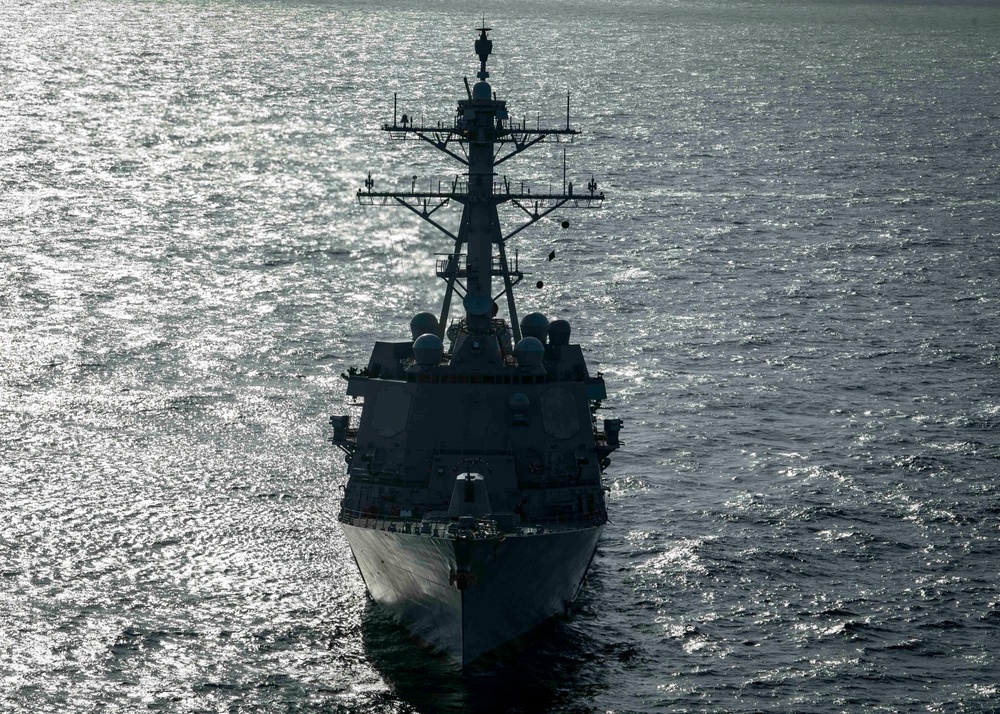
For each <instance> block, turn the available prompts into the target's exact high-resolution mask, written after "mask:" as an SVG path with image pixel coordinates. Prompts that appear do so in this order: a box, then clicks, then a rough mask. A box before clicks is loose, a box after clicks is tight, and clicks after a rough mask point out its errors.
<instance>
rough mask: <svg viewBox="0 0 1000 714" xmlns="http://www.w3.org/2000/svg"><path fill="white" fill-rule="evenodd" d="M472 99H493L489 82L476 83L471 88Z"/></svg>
mask: <svg viewBox="0 0 1000 714" xmlns="http://www.w3.org/2000/svg"><path fill="white" fill-rule="evenodd" d="M472 98H473V99H493V87H491V86H490V83H489V82H476V83H475V84H474V85H473V86H472Z"/></svg>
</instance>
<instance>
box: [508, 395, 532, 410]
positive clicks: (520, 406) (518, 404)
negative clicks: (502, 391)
mask: <svg viewBox="0 0 1000 714" xmlns="http://www.w3.org/2000/svg"><path fill="white" fill-rule="evenodd" d="M507 406H509V407H510V408H511V409H512V410H513V411H515V412H518V411H525V410H526V409H527V408H528V407H530V406H531V400H530V399H528V395H527V394H525V393H524V392H514V394H512V395H510V399H508V400H507Z"/></svg>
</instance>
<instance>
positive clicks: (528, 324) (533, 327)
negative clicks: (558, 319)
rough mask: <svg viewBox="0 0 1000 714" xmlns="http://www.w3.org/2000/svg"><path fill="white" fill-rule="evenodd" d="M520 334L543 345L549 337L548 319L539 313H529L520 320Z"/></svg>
mask: <svg viewBox="0 0 1000 714" xmlns="http://www.w3.org/2000/svg"><path fill="white" fill-rule="evenodd" d="M521 334H522V335H524V336H525V337H534V338H535V339H536V340H538V341H539V342H541V343H542V344H545V340H546V338H547V337H548V335H549V318H547V317H545V315H543V314H542V313H540V312H529V313H528V314H527V315H525V316H524V317H522V318H521Z"/></svg>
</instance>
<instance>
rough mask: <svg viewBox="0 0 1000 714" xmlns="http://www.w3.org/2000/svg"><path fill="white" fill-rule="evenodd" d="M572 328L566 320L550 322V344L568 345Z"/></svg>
mask: <svg viewBox="0 0 1000 714" xmlns="http://www.w3.org/2000/svg"><path fill="white" fill-rule="evenodd" d="M571 331H572V328H571V327H570V326H569V322H567V321H566V320H553V321H552V322H550V323H549V344H552V345H568V344H569V335H570V332H571Z"/></svg>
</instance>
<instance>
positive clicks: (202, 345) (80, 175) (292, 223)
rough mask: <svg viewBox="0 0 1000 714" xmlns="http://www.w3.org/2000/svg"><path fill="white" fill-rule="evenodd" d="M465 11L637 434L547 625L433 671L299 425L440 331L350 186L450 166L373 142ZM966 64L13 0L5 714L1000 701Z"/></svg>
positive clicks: (927, 40)
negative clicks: (370, 565)
mask: <svg viewBox="0 0 1000 714" xmlns="http://www.w3.org/2000/svg"><path fill="white" fill-rule="evenodd" d="M484 10H485V13H486V20H487V22H488V23H490V24H491V25H492V26H493V27H494V28H495V31H494V33H493V39H494V43H495V44H494V52H495V54H494V59H493V60H492V61H491V69H492V70H493V77H492V81H493V84H494V88H495V89H496V90H497V93H498V95H499V96H500V98H505V99H507V100H508V101H509V104H510V107H511V110H512V113H513V114H514V115H515V116H516V117H525V118H527V119H528V120H529V121H533V122H541V123H545V122H546V121H547V120H548V121H549V122H550V123H557V122H564V121H565V117H564V112H565V93H566V92H567V91H569V92H571V93H572V98H571V103H572V109H571V111H572V114H573V121H574V123H577V124H579V125H580V126H581V127H582V128H583V129H584V130H585V133H584V135H583V136H582V137H581V138H580V140H579V141H577V142H575V143H574V144H573V145H572V146H571V147H570V151H569V153H568V163H569V175H570V178H571V179H575V180H576V181H577V182H578V183H577V185H578V186H582V185H583V184H584V183H585V182H586V181H587V180H589V178H590V176H591V175H594V176H595V177H596V179H597V181H598V183H599V185H600V187H601V188H602V189H603V190H605V191H606V192H607V194H608V196H609V200H608V202H607V203H606V204H605V206H604V208H603V209H601V210H599V211H590V212H588V211H578V212H574V213H566V214H564V215H562V216H560V219H561V218H568V219H569V220H570V221H571V225H570V228H569V229H567V230H562V229H561V228H560V227H559V226H558V224H557V223H556V222H551V223H550V222H548V221H545V222H543V223H542V224H540V225H539V226H537V227H536V229H534V230H533V231H528V232H525V233H524V234H522V236H523V237H519V238H518V239H516V241H515V243H516V246H515V247H516V248H517V250H518V253H519V257H520V261H521V266H522V268H525V269H527V270H529V271H532V275H531V276H530V278H529V282H530V283H531V284H533V283H534V282H535V280H542V281H543V282H544V283H545V287H544V288H543V289H542V290H535V289H534V288H531V289H530V290H529V289H525V290H523V291H522V295H521V305H522V311H527V310H528V309H541V310H543V311H544V312H546V313H547V314H549V315H550V316H552V317H563V318H567V319H569V320H570V321H571V322H572V323H573V325H574V335H575V336H576V337H577V338H579V340H580V341H581V342H582V343H583V344H584V345H585V348H586V349H587V350H588V351H587V355H588V359H589V360H590V361H591V368H592V370H596V369H600V370H602V371H603V372H604V374H605V376H606V379H607V380H608V382H609V391H610V392H611V393H612V398H611V399H609V400H608V402H607V403H606V405H607V406H608V407H609V413H608V416H619V417H621V418H623V419H624V420H625V424H626V427H625V428H626V430H625V432H623V439H624V440H625V441H626V442H627V445H626V447H625V448H624V449H622V451H620V452H619V454H618V455H617V458H615V459H614V463H613V465H612V467H611V469H610V470H609V472H608V477H609V483H608V485H609V486H610V488H611V494H610V498H611V510H612V521H613V522H612V524H611V525H610V526H609V527H608V529H607V531H606V535H605V537H604V539H603V541H602V543H601V546H600V549H599V551H598V555H597V558H596V560H595V563H594V568H593V571H592V574H591V577H590V579H589V581H588V584H587V587H586V588H585V590H584V592H583V594H582V596H581V598H580V600H579V602H578V605H577V607H576V610H575V611H574V612H573V613H572V615H571V616H570V617H568V618H566V619H564V620H560V621H557V622H554V623H552V624H551V625H550V626H548V627H546V628H545V630H544V631H543V633H542V635H543V636H542V637H540V638H539V639H538V640H537V641H536V642H535V643H534V644H532V645H531V646H530V647H529V648H528V649H527V650H526V651H525V652H524V653H523V655H522V656H521V657H520V658H518V659H517V660H514V661H508V662H502V663H497V664H495V665H494V667H493V668H492V669H488V670H486V671H483V672H480V673H478V674H475V675H474V676H471V677H468V678H466V679H458V678H456V677H455V676H454V675H453V674H451V673H450V672H448V670H447V669H446V668H445V667H444V666H443V665H442V663H440V662H438V661H436V660H434V659H433V658H429V657H428V656H427V655H425V654H424V653H422V652H421V651H419V650H417V649H415V648H414V646H413V645H412V644H411V643H410V642H409V640H408V639H407V638H406V637H405V636H403V635H401V633H400V631H399V630H397V629H396V628H395V626H394V625H392V624H391V623H390V622H387V621H386V619H385V617H384V616H383V615H382V614H381V613H380V612H379V611H378V609H376V608H374V607H372V606H371V605H370V604H369V603H368V602H367V601H366V597H365V594H364V587H363V585H362V583H361V580H360V577H359V576H358V574H357V572H356V569H355V566H354V563H353V560H352V558H351V555H350V552H349V550H348V548H347V544H346V541H345V540H344V538H343V536H342V535H341V533H340V530H339V528H338V526H337V523H336V520H335V516H336V513H337V509H338V497H339V493H340V489H339V486H340V485H341V484H342V483H343V482H344V479H345V473H344V468H343V462H342V460H341V459H340V458H339V457H338V456H337V452H336V451H335V450H334V449H333V448H332V447H331V446H330V445H329V444H328V443H326V438H327V437H328V436H329V433H328V431H327V428H328V427H327V425H326V418H327V415H328V414H330V413H338V412H341V411H342V401H343V398H344V386H343V385H344V382H343V381H342V380H341V379H340V377H339V374H340V372H341V371H343V370H344V368H345V367H347V366H349V365H357V364H362V363H364V362H365V361H366V359H367V354H368V350H369V349H370V347H371V345H372V342H373V341H374V340H375V339H378V338H381V339H400V338H404V337H405V336H406V334H407V324H408V320H409V317H410V316H411V315H412V314H413V313H415V312H417V311H420V310H423V309H428V308H430V309H436V307H437V305H438V303H439V300H440V295H441V293H442V291H441V288H440V286H439V284H437V283H436V279H435V278H434V277H433V260H434V256H435V254H436V253H438V252H442V251H445V250H447V249H448V248H449V245H448V244H447V241H446V240H445V239H442V238H439V237H438V236H437V235H435V234H434V232H433V231H432V230H429V229H427V228H425V227H422V226H420V225H418V219H417V218H416V217H415V216H412V215H411V214H407V213H405V212H403V211H402V209H399V210H392V209H384V210H375V209H371V208H367V209H363V208H361V207H359V206H358V205H357V204H356V203H355V202H354V198H353V194H354V192H355V191H356V190H357V188H358V187H359V186H360V185H361V184H362V182H363V180H364V178H365V176H366V175H367V172H368V171H372V173H373V177H374V178H375V180H376V182H377V183H376V185H377V186H378V187H380V188H389V187H393V186H401V187H409V185H410V184H411V182H412V181H413V179H412V176H414V175H415V176H417V177H418V178H417V181H421V182H422V181H424V180H427V181H429V182H430V185H433V182H434V181H435V180H437V179H438V178H444V179H447V178H449V177H450V176H451V175H453V171H454V168H453V166H450V165H449V164H448V163H447V162H446V161H442V160H441V159H440V158H439V157H438V156H434V155H432V152H433V149H431V148H430V147H427V146H417V145H416V144H409V145H400V144H396V143H391V142H390V141H389V140H388V138H387V137H386V136H384V135H383V134H382V133H381V132H379V131H378V126H379V124H380V122H382V121H385V120H387V119H389V118H390V117H391V114H392V96H393V93H398V96H399V103H400V110H401V111H408V112H410V113H411V114H414V115H416V116H417V117H418V118H421V120H423V121H436V120H438V119H441V120H445V121H448V120H449V119H450V117H451V116H452V112H453V111H454V104H453V102H454V100H455V99H457V98H459V97H461V96H462V95H463V94H464V89H463V85H462V76H463V75H469V76H471V75H473V74H474V72H475V71H476V69H477V67H476V64H477V63H476V58H475V56H474V54H473V49H472V42H473V40H474V33H473V32H472V30H471V28H472V27H473V26H474V25H475V24H477V22H479V21H480V20H481V19H482V13H483V11H484ZM998 66H1000V10H998V9H997V8H996V7H995V6H994V5H991V4H988V3H986V4H984V3H978V4H976V3H973V4H963V3H960V2H959V3H955V2H947V3H946V2H940V3H938V2H921V3H906V2H898V3H888V4H883V3H874V2H863V3H862V2H859V3H852V2H807V1H806V0H789V1H784V0H746V1H739V0H732V1H729V0H680V1H677V2H653V1H651V0H624V1H623V2H618V3H614V4H610V3H603V2H597V1H596V0H593V1H591V0H579V1H565V2H559V1H556V2H545V3H542V2H538V3H533V2H526V1H516V0H515V1H513V2H505V3H500V4H497V5H496V6H495V7H492V8H480V7H478V6H475V7H473V6H470V5H468V4H462V3H457V2H450V1H444V2H433V3H429V2H428V3H417V2H388V3H380V4H378V5H370V4H367V3H360V2H355V3H351V2H240V3H237V2H223V1H221V0H220V1H217V2H215V1H211V2H210V1H207V0H206V1H201V2H196V1H194V0H191V1H190V2H161V1H153V0H148V1H146V2H139V1H136V2H123V1H122V2H114V1H100V0H81V1H80V2H63V1H48V0H39V1H37V2H36V1H32V2H18V1H16V0H0V710H2V711H4V712H17V713H21V712H93V711H107V712H133V711H147V710H148V711H170V712H195V711H197V712H254V711H260V712H263V711H267V712H286V711H287V712H291V711H294V712H308V711H329V712H437V711H451V712H458V711H484V712H485V711H495V710H496V707H497V706H498V705H499V707H500V708H501V709H506V710H508V711H516V712H535V711H539V712H541V711H552V712H605V711H614V712H661V711H677V712H723V711H727V712H728V711H732V712H756V711H808V712H857V711H881V712H897V711H904V712H906V711H913V712H955V711H962V712H987V711H997V710H1000V638H998V634H1000V575H998V567H997V563H1000V487H998V479H997V476H998V473H1000V351H998V340H1000V314H998V296H1000V227H998V226H1000V208H998V198H997V196H998V186H1000V168H998V162H1000V159H998V157H1000V151H998V139H997V137H998V135H1000V72H998V71H997V67H998ZM561 148H562V147H561V146H558V147H557V146H551V147H542V149H541V150H540V151H538V152H536V157H537V163H531V162H528V161H526V160H524V159H523V158H520V159H518V160H516V161H512V162H509V163H508V164H505V165H504V170H505V171H507V172H508V175H509V177H510V178H511V179H512V180H513V181H520V180H522V179H524V180H526V181H528V182H529V183H530V184H531V185H535V186H539V187H546V182H548V181H551V182H552V183H553V185H555V186H556V187H558V186H559V185H560V182H561V180H562V175H561V172H562V152H561ZM454 218H455V214H454V213H451V214H448V215H445V216H444V217H443V220H446V221H447V220H451V221H453V220H454ZM553 249H554V250H556V251H557V258H556V260H555V261H552V262H548V261H546V260H545V256H546V255H547V254H548V253H549V251H550V250H553Z"/></svg>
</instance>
